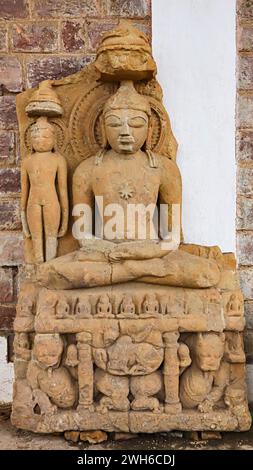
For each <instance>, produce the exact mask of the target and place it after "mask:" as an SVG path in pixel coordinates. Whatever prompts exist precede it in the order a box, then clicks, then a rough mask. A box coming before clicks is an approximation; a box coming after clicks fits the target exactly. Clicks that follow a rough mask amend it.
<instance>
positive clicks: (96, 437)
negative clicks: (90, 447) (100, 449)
mask: <svg viewBox="0 0 253 470" xmlns="http://www.w3.org/2000/svg"><path fill="white" fill-rule="evenodd" d="M107 439H108V436H107V434H106V432H104V431H82V432H80V441H83V442H89V443H90V444H99V443H100V442H105V441H107Z"/></svg>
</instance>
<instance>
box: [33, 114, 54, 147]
mask: <svg viewBox="0 0 253 470" xmlns="http://www.w3.org/2000/svg"><path fill="white" fill-rule="evenodd" d="M31 144H32V149H33V151H35V152H51V150H53V148H54V145H55V134H54V127H53V125H52V124H50V122H48V120H47V118H46V117H44V116H42V117H39V118H38V119H37V121H36V122H35V123H34V124H33V125H32V128H31Z"/></svg>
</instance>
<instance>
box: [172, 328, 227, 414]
mask: <svg viewBox="0 0 253 470" xmlns="http://www.w3.org/2000/svg"><path fill="white" fill-rule="evenodd" d="M191 340H192V341H190V344H191V343H193V344H191V346H190V351H191V354H192V364H191V366H190V367H189V368H188V369H187V370H186V371H185V372H184V373H183V375H182V377H181V380H180V400H181V403H182V404H183V406H184V407H185V408H195V407H196V406H198V408H199V410H200V411H201V412H207V411H210V410H212V408H213V406H214V405H215V403H216V402H218V401H219V400H220V399H221V398H222V396H223V392H224V390H225V387H226V385H228V374H227V364H226V363H225V362H223V363H222V362H221V360H222V357H223V355H224V347H225V336H224V335H217V334H215V333H204V334H202V333H199V334H198V335H197V336H194V337H193V338H191Z"/></svg>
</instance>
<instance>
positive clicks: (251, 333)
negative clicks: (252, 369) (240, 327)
mask: <svg viewBox="0 0 253 470" xmlns="http://www.w3.org/2000/svg"><path fill="white" fill-rule="evenodd" d="M244 344H245V352H246V359H247V362H248V361H250V362H251V363H252V361H253V330H246V331H245V333H244Z"/></svg>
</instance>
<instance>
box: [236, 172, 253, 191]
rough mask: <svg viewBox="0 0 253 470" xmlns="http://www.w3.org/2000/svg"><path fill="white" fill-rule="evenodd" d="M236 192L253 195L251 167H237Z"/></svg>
mask: <svg viewBox="0 0 253 470" xmlns="http://www.w3.org/2000/svg"><path fill="white" fill-rule="evenodd" d="M237 192H238V194H242V195H244V196H253V168H243V167H239V168H238V169H237Z"/></svg>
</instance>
